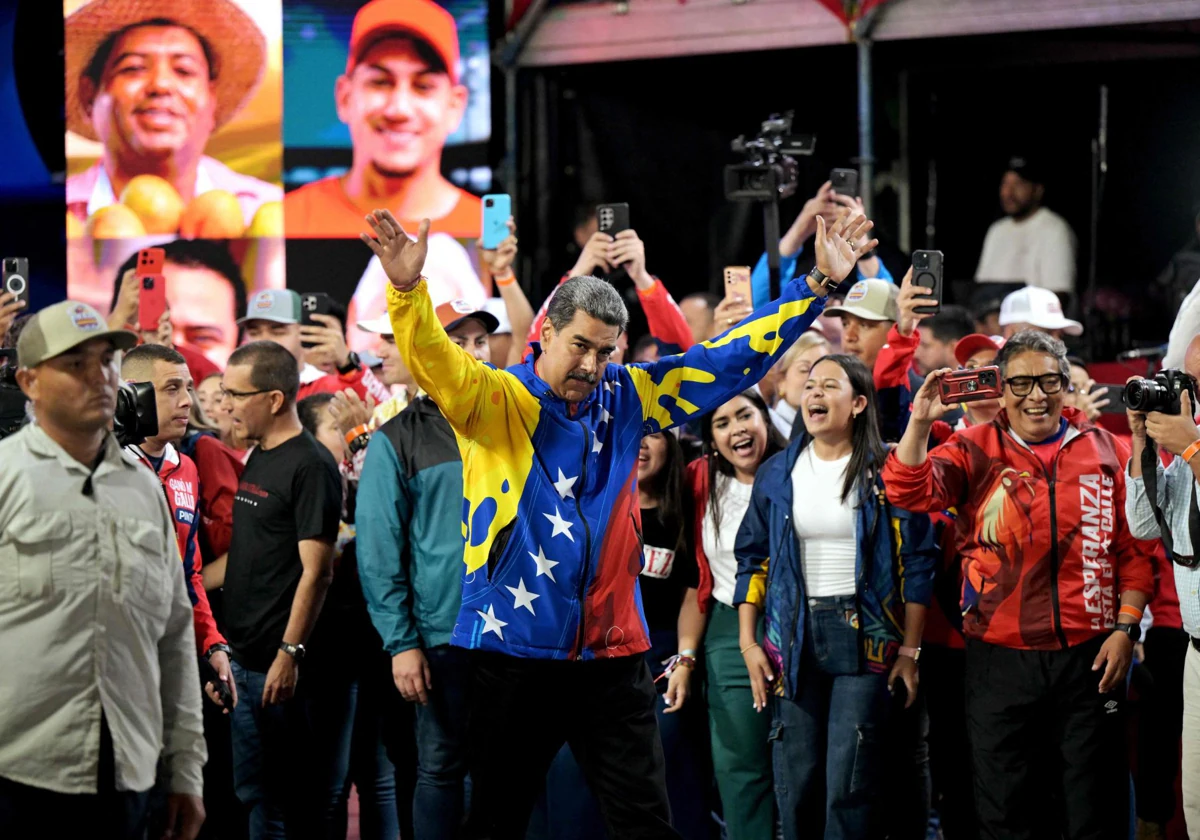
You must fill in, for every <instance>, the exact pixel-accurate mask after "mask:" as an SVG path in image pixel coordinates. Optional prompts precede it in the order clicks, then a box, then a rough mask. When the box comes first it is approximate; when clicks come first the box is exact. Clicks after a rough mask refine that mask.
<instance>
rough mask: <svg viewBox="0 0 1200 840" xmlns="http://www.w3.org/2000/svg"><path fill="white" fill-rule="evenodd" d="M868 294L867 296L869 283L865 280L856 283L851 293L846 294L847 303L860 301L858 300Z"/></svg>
mask: <svg viewBox="0 0 1200 840" xmlns="http://www.w3.org/2000/svg"><path fill="white" fill-rule="evenodd" d="M866 296H867V284H866V283H865V282H863V283H855V284H854V285H853V286H852V287H851V288H850V292H849V294H847V295H846V303H858V301H860V300H862V299H863V298H865V297H866Z"/></svg>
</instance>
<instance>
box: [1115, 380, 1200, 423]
mask: <svg viewBox="0 0 1200 840" xmlns="http://www.w3.org/2000/svg"><path fill="white" fill-rule="evenodd" d="M1184 391H1187V392H1188V395H1189V396H1190V397H1191V399H1192V408H1193V409H1195V408H1196V380H1195V378H1194V377H1192V376H1191V375H1189V374H1187V373H1184V372H1183V371H1181V370H1161V371H1159V372H1158V373H1156V374H1154V378H1153V379H1135V380H1133V381H1132V382H1130V383H1129V384H1128V385H1126V386H1125V393H1124V396H1123V399H1124V400H1125V405H1126V406H1128V407H1129V408H1131V409H1133V410H1134V411H1147V412H1148V411H1158V412H1161V413H1163V414H1178V413H1179V411H1180V404H1179V398H1180V396H1181V395H1182V394H1183V392H1184Z"/></svg>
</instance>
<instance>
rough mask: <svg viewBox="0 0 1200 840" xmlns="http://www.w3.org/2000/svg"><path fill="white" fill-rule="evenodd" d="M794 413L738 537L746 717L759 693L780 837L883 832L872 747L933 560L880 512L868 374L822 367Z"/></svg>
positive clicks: (903, 667) (905, 667) (906, 519)
mask: <svg viewBox="0 0 1200 840" xmlns="http://www.w3.org/2000/svg"><path fill="white" fill-rule="evenodd" d="M800 402H801V411H803V413H804V415H803V416H804V426H805V429H806V432H805V434H804V435H802V436H801V437H798V438H797V439H796V440H795V441H793V442H792V444H791V445H790V446H789V447H788V448H787V450H786V451H785V452H782V453H780V454H779V455H777V456H775V457H774V458H772V459H771V460H770V461H769V462H768V463H766V464H764V465H763V468H762V469H761V470H759V472H758V477H757V480H756V481H755V484H754V492H753V496H752V499H751V503H750V508H749V510H748V512H747V513H746V517H745V520H744V521H743V523H742V529H741V533H740V535H739V538H738V544H737V558H738V576H737V593H736V595H735V597H734V601H735V603H736V604H737V605H738V617H739V619H740V626H741V640H740V649H741V651H742V655H743V657H744V660H745V667H746V670H747V671H748V675H749V680H750V682H751V684H752V686H753V694H754V701H753V702H754V708H755V709H756V710H759V711H762V710H763V709H765V708H766V707H767V705H768V697H770V696H771V695H773V703H772V704H771V706H772V710H773V718H774V730H773V732H772V738H771V744H772V749H773V751H774V768H775V773H776V774H777V775H776V779H775V783H776V796H777V800H778V804H779V811H780V821H781V824H782V827H783V836H784V837H785V838H787V840H792V839H793V838H799V837H805V838H809V837H822V836H823V837H825V838H827V840H835V839H836V840H843V838H845V839H846V840H856V839H857V838H864V837H875V836H882V833H881V828H882V826H880V825H879V823H878V822H876V821H875V820H876V816H877V814H878V813H879V809H878V807H873V806H874V803H875V800H876V799H877V798H878V797H877V796H876V794H877V793H878V792H879V791H880V790H881V785H880V775H881V772H880V769H879V768H880V766H881V765H886V763H887V759H888V756H887V754H886V753H885V751H884V749H883V746H884V741H883V737H882V736H883V734H884V730H885V728H886V726H887V722H888V717H889V715H890V714H891V712H892V710H893V705H892V703H893V702H894V703H896V704H897V706H896V707H897V708H898V707H900V706H904V707H906V706H908V705H910V704H911V703H912V702H913V700H914V699H915V697H916V691H917V682H918V678H917V660H918V658H919V656H920V649H921V633H922V630H923V628H924V624H925V607H926V605H927V604H928V603H929V598H930V595H931V588H932V578H933V570H934V566H935V564H936V562H937V556H938V549H937V547H936V543H935V541H934V535H933V529H932V527H931V525H930V523H929V519H928V517H926V516H923V515H916V514H911V513H909V512H908V511H904V510H900V509H898V508H894V507H892V506H891V505H889V504H888V502H887V498H886V495H885V492H884V486H883V481H882V479H881V478H880V470H881V469H882V466H883V462H884V459H885V457H886V456H887V449H886V447H885V446H884V444H883V440H882V438H881V437H880V434H879V422H878V416H877V410H876V406H875V386H874V383H873V381H872V377H871V373H870V371H868V370H867V369H866V367H865V366H863V364H862V363H861V362H860V361H858V359H856V358H855V357H853V356H848V355H843V354H836V355H830V356H826V357H824V358H823V359H820V360H819V361H818V362H817V363H816V364H814V365H813V367H812V370H811V372H810V373H809V378H808V381H807V382H806V383H805V386H804V393H803V396H802V397H801V401H800ZM763 613H765V615H766V630H765V634H764V635H763V636H760V635H758V626H759V622H760V620H761V616H762V614H763ZM764 717H765V716H764Z"/></svg>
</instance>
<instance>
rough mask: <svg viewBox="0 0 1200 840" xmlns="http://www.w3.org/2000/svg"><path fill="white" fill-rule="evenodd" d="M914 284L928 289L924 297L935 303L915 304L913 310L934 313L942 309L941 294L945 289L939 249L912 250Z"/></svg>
mask: <svg viewBox="0 0 1200 840" xmlns="http://www.w3.org/2000/svg"><path fill="white" fill-rule="evenodd" d="M912 268H913V278H912V284H913V285H914V286H921V287H924V288H926V289H930V290H931V291H930V293H929V294H928V295H927V296H926V297H930V298H933V299H934V300H936V301H937V303H936V304H929V305H927V306H917V307H914V308H913V312H916V313H917V314H919V315H936V314H937V313H939V312H941V311H942V294H943V290H944V289H945V285H946V284H945V283H944V282H943V278H942V274H943V254H942V252H941V251H913V255H912Z"/></svg>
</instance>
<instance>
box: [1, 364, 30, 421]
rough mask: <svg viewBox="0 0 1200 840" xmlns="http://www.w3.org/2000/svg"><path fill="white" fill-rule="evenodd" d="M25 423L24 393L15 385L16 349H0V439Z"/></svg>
mask: <svg viewBox="0 0 1200 840" xmlns="http://www.w3.org/2000/svg"><path fill="white" fill-rule="evenodd" d="M23 425H25V394H24V392H23V391H22V390H21V388H20V386H19V385H17V351H16V350H0V440H3V439H4V438H6V437H8V436H9V435H11V434H15V433H16V432H17V430H18V429H20V428H21V427H22V426H23Z"/></svg>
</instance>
